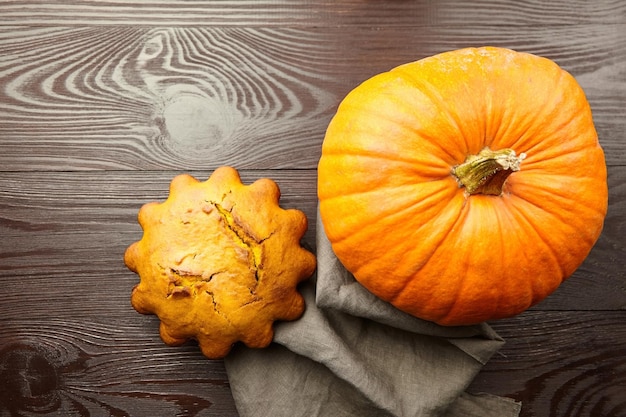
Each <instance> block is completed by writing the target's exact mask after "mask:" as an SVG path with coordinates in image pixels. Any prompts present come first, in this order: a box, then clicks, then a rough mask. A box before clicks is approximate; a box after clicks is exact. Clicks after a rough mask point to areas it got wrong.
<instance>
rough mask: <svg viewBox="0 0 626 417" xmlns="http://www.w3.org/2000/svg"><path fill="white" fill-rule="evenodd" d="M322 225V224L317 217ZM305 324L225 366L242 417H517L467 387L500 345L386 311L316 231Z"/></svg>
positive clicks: (291, 326) (481, 328)
mask: <svg viewBox="0 0 626 417" xmlns="http://www.w3.org/2000/svg"><path fill="white" fill-rule="evenodd" d="M318 219H319V216H318ZM317 261H318V268H317V274H316V277H313V278H312V279H310V280H308V281H307V282H306V283H304V284H303V285H302V286H301V292H302V294H303V296H304V298H305V301H306V305H307V308H306V311H305V313H304V315H303V316H302V318H300V319H299V320H296V321H292V322H281V323H276V324H275V335H274V342H273V343H272V345H270V347H268V348H266V349H249V348H246V347H244V346H237V347H236V348H235V349H233V351H232V352H231V353H230V354H229V356H227V357H226V359H225V361H224V362H225V365H226V371H227V373H228V378H229V382H230V386H231V390H232V393H233V398H234V400H235V404H236V407H237V411H238V412H239V414H240V416H241V417H300V416H301V417H353V416H354V417H409V416H411V417H417V416H420V417H422V416H424V417H426V416H428V417H435V416H436V417H515V416H518V415H519V412H520V410H521V404H520V403H518V402H515V401H513V400H511V399H508V398H504V397H498V396H494V395H489V394H480V395H471V394H468V393H466V392H465V391H466V389H467V387H468V385H469V384H470V383H471V382H472V380H473V379H474V377H475V376H476V374H477V373H478V372H479V371H480V370H481V368H482V367H483V365H484V364H485V363H486V362H487V361H488V360H489V358H490V357H491V356H492V355H493V354H494V353H495V352H496V351H497V350H498V349H499V348H500V347H501V346H502V344H503V343H504V341H503V340H502V339H501V338H500V337H499V336H498V335H497V334H496V333H495V332H494V331H493V330H492V329H491V328H490V327H489V326H488V325H487V324H480V325H475V326H459V327H443V326H439V325H436V324H435V323H432V322H428V321H424V320H420V319H417V318H415V317H413V316H410V315H408V314H405V313H403V312H401V311H399V310H397V309H396V308H395V307H393V306H392V305H390V304H388V303H386V302H384V301H382V300H381V299H379V298H377V297H376V296H374V295H373V294H371V293H370V292H368V291H367V290H366V289H365V288H364V287H363V286H361V285H360V284H359V283H357V282H356V280H355V279H354V277H353V276H352V275H351V274H350V273H349V272H348V271H347V270H346V269H345V268H344V267H343V266H342V265H341V263H340V262H339V260H338V259H337V258H336V256H335V254H334V253H333V251H332V248H331V246H330V243H329V242H328V239H327V238H326V235H325V234H324V228H323V226H322V225H321V223H320V222H319V220H318V224H317Z"/></svg>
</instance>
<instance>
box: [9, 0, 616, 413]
mask: <svg viewBox="0 0 626 417" xmlns="http://www.w3.org/2000/svg"><path fill="white" fill-rule="evenodd" d="M487 44H489V45H496V46H505V47H510V48H514V49H518V50H523V51H528V52H532V53H536V54H539V55H543V56H546V57H549V58H551V59H553V60H555V61H556V62H557V63H559V64H560V65H561V66H562V67H564V68H565V69H567V70H568V71H570V72H571V73H572V74H573V75H574V76H575V77H576V78H577V79H578V81H579V82H580V84H581V85H582V86H583V88H584V89H585V91H586V93H587V95H588V98H589V101H590V103H591V106H592V109H593V111H594V119H595V122H596V127H597V130H598V133H599V136H600V141H601V143H602V145H603V147H604V149H605V151H606V158H607V164H608V170H609V187H610V206H609V212H608V216H607V218H606V226H605V230H604V232H603V234H602V236H601V237H600V240H599V241H598V243H597V245H596V246H595V248H594V249H593V251H592V253H591V254H590V256H589V258H588V259H587V260H586V261H585V263H584V264H583V265H582V267H581V268H580V269H579V270H578V271H577V272H576V273H575V274H574V275H573V276H572V277H571V279H570V280H568V281H567V282H566V283H565V284H564V285H562V287H560V288H559V290H558V291H557V292H556V293H555V294H553V295H552V296H551V297H549V298H548V299H547V300H545V301H544V302H543V303H541V304H540V305H538V306H537V307H535V308H532V309H531V310H529V311H527V312H526V313H524V314H522V315H520V316H518V317H516V318H512V319H507V320H501V321H498V322H494V323H492V326H493V327H494V328H495V329H496V331H498V332H499V333H500V334H501V335H502V336H503V337H504V338H505V339H506V340H507V342H508V343H507V344H506V346H505V347H504V348H503V349H502V350H501V352H500V353H499V354H497V355H496V356H495V357H494V358H493V359H492V360H491V361H490V362H489V364H488V365H487V366H486V367H485V368H484V371H483V372H481V373H480V374H479V375H478V377H477V378H476V380H475V382H474V383H473V384H472V386H471V387H470V391H473V392H478V391H486V392H490V393H494V394H499V395H505V396H509V397H512V398H515V399H516V400H521V401H523V412H522V415H523V416H538V417H545V416H594V417H596V416H602V417H606V416H622V417H623V416H626V311H625V307H626V276H625V270H626V268H625V266H626V237H625V235H626V185H625V184H624V182H625V181H626V163H625V162H624V157H625V156H626V104H625V103H626V2H624V1H621V0H599V1H589V2H584V1H580V2H571V1H564V0H559V1H545V2H544V1H535V0H523V1H503V0H482V1H476V2H469V1H467V2H466V1H461V0H443V1H434V0H433V1H426V0H424V1H387V2H385V1H366V0H344V1H327V0H312V1H306V2H298V1H282V0H263V1H256V2H255V1H237V0H232V1H200V0H197V1H187V2H182V1H181V2H175V1H161V0H153V1H138V0H136V1H121V0H112V1H106V2H103V1H95V0H81V1H78V0H70V1H65V2H56V1H35V0H26V1H2V2H1V3H0V88H1V90H0V233H1V235H2V236H1V239H0V415H1V416H22V415H24V416H30V415H82V416H87V415H93V416H104V415H107V416H108V415H111V416H126V415H130V416H174V415H177V416H220V417H233V416H236V415H237V412H236V409H235V406H234V403H233V399H232V396H231V393H230V389H229V384H228V379H227V375H226V372H225V370H224V366H223V363H222V362H221V361H210V360H207V359H205V358H204V357H202V356H201V355H200V353H199V351H198V349H197V346H195V345H194V344H193V343H189V344H188V345H185V346H183V347H179V348H170V347H166V346H165V345H164V344H163V343H162V342H161V340H160V339H159V337H158V329H157V326H158V320H157V319H156V318H155V317H153V316H142V315H139V314H137V313H136V312H135V311H134V310H133V309H132V308H131V306H130V304H129V295H130V291H131V288H132V287H133V286H134V285H135V284H136V282H137V276H136V275H135V274H133V273H131V272H130V271H128V270H127V269H126V267H125V266H124V264H123V261H122V256H123V253H124V250H125V248H126V247H127V246H128V245H129V244H130V243H131V242H133V241H135V240H138V239H139V238H140V236H141V230H140V228H139V225H138V224H137V222H136V215H137V211H138V209H139V207H140V206H141V205H142V204H143V203H145V202H148V201H154V200H163V199H164V198H165V197H166V195H167V188H168V185H169V181H170V180H171V179H172V177H173V176H174V175H176V174H178V173H180V172H188V173H191V174H193V175H195V176H196V177H198V178H201V179H204V178H206V177H207V176H208V175H209V174H210V173H211V171H212V170H213V169H215V168H217V167H218V166H221V165H231V166H234V167H236V168H237V169H239V170H240V171H241V173H242V177H243V179H244V181H246V182H251V181H253V180H255V179H257V178H260V177H271V178H273V179H275V180H276V181H277V182H278V184H279V185H280V187H281V189H282V192H283V198H282V203H283V205H284V206H288V207H295V208H299V209H301V210H303V211H304V212H305V213H306V214H307V215H308V217H309V219H310V220H311V224H312V225H314V224H315V221H314V220H315V216H316V213H315V206H316V164H317V161H318V158H319V156H320V145H321V142H322V139H323V135H324V131H325V128H326V126H327V124H328V121H329V120H330V117H331V116H332V114H333V112H334V111H335V109H336V106H337V104H338V102H339V101H340V100H341V98H342V97H343V96H344V95H345V94H346V93H347V92H348V91H349V90H351V89H352V88H353V87H355V86H356V85H357V84H358V83H359V82H361V81H363V80H364V79H366V78H368V77H370V76H372V75H374V74H376V73H378V72H381V71H384V70H387V69H389V68H391V67H393V66H396V65H398V64H401V63H405V62H409V61H414V60H417V59H420V58H423V57H425V56H428V55H432V54H435V53H438V52H442V51H445V50H450V49H456V48H460V47H464V46H482V45H487ZM305 240H306V243H307V244H308V245H310V246H312V247H313V246H314V230H313V227H310V230H309V231H308V233H307V234H306V236H305ZM331 417H332V416H331Z"/></svg>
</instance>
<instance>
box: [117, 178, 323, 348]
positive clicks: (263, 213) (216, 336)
mask: <svg viewBox="0 0 626 417" xmlns="http://www.w3.org/2000/svg"><path fill="white" fill-rule="evenodd" d="M279 198H280V191H279V188H278V186H277V185H276V183H275V182H274V181H272V180H270V179H260V180H257V181H256V182H254V183H253V184H251V185H244V184H242V182H241V180H240V177H239V174H238V172H237V171H236V170H235V169H233V168H230V167H221V168H218V169H217V170H215V171H214V173H213V174H212V175H211V177H210V178H209V179H208V180H206V181H204V182H200V181H198V180H197V179H195V178H193V177H192V176H190V175H179V176H177V177H176V178H174V179H173V181H172V182H171V185H170V194H169V197H168V198H167V200H166V201H165V202H163V203H156V202H153V203H148V204H145V205H144V206H143V207H142V208H141V209H140V211H139V216H138V220H139V223H140V225H141V227H142V228H143V237H142V239H141V240H140V241H138V242H135V243H133V244H132V245H130V246H129V247H128V249H127V250H126V253H125V255H124V261H125V263H126V265H127V266H128V268H129V269H130V270H132V271H134V272H136V273H137V274H138V275H139V278H140V282H139V284H138V285H136V286H135V287H134V288H133V291H132V295H131V303H132V306H133V307H134V308H135V310H137V311H138V312H140V313H143V314H156V315H157V316H158V317H159V319H160V320H161V324H160V335H161V338H162V339H163V341H164V342H165V343H166V344H168V345H173V346H175V345H180V344H182V343H184V342H186V341H187V340H190V339H195V340H197V341H198V344H199V346H200V348H201V349H202V352H203V354H204V355H205V356H207V357H209V358H221V357H224V356H225V355H226V354H227V353H228V352H229V351H230V349H231V347H232V345H233V344H234V343H235V342H238V341H241V342H243V343H244V344H246V345H247V346H249V347H255V348H262V347H265V346H267V345H268V344H269V343H270V342H271V341H272V338H273V323H274V321H276V320H294V319H297V318H299V317H300V316H301V314H302V313H303V311H304V307H305V306H304V301H303V298H302V296H301V295H300V293H299V292H298V291H297V288H296V286H297V284H298V283H299V282H301V281H303V280H305V279H307V278H308V277H310V276H311V275H312V273H313V271H314V269H315V266H316V260H315V256H314V255H313V254H312V253H310V252H309V251H307V250H305V249H304V248H302V247H301V245H300V239H301V238H302V236H303V235H304V233H305V231H306V229H307V218H306V216H305V215H304V213H302V212H301V211H299V210H295V209H290V210H285V209H282V208H281V207H280V206H279V204H278V201H279Z"/></svg>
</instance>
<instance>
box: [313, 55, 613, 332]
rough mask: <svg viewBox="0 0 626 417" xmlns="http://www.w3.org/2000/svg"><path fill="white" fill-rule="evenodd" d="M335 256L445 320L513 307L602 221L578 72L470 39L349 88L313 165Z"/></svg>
mask: <svg viewBox="0 0 626 417" xmlns="http://www.w3.org/2000/svg"><path fill="white" fill-rule="evenodd" d="M318 194H319V200H320V215H321V220H322V223H323V225H324V230H325V232H326V234H327V236H328V239H329V241H330V242H331V244H332V248H333V250H334V252H335V254H336V255H337V257H338V259H339V260H340V261H341V262H342V263H343V265H344V266H345V267H346V269H347V270H348V271H350V272H351V273H352V274H353V275H354V277H355V278H356V280H357V281H359V282H360V283H361V284H362V285H363V286H364V287H366V288H367V289H368V290H370V291H371V292H372V293H374V294H375V295H377V296H378V297H380V298H382V299H384V300H386V301H388V302H390V303H391V304H393V305H394V306H396V307H397V308H398V309H400V310H403V311H405V312H407V313H410V314H412V315H414V316H417V317H420V318H423V319H426V320H431V321H434V322H437V323H439V324H442V325H466V324H473V323H478V322H482V321H485V320H491V319H497V318H503V317H510V316H513V315H516V314H518V313H520V312H522V311H524V310H526V309H527V308H529V307H530V306H532V305H534V304H536V303H537V302H539V301H540V300H542V299H544V298H545V297H547V296H548V295H549V294H550V293H552V292H553V291H554V290H555V289H556V288H557V287H558V286H559V285H560V284H561V283H562V282H563V280H564V279H566V278H567V277H569V276H570V275H571V274H572V273H573V272H574V271H575V270H576V269H577V268H578V267H579V266H580V264H581V263H582V262H583V260H584V259H585V258H586V257H587V255H588V254H589V251H590V250H591V248H592V246H593V245H594V244H595V242H596V240H597V239H598V236H599V235H600V232H601V230H602V226H603V222H604V217H605V215H606V210H607V200H608V190H607V181H606V164H605V160H604V153H603V151H602V149H601V147H600V145H599V143H598V138H597V134H596V131H595V128H594V125H593V121H592V115H591V110H590V107H589V104H588V102H587V100H586V98H585V94H584V92H583V91H582V89H581V88H580V86H579V85H578V83H577V82H576V81H575V79H574V78H573V77H572V76H571V75H570V74H569V73H567V72H566V71H564V70H563V69H561V68H560V67H559V66H557V64H555V63H554V62H552V61H551V60H549V59H546V58H541V57H538V56H535V55H531V54H527V53H520V52H515V51H512V50H508V49H502V48H494V47H484V48H467V49H461V50H457V51H451V52H446V53H442V54H439V55H435V56H432V57H429V58H425V59H423V60H420V61H417V62H413V63H409V64H405V65H402V66H399V67H397V68H395V69H392V70H390V71H389V72H385V73H382V74H379V75H376V76H374V77H372V78H371V79H369V80H367V81H365V82H364V83H363V84H361V85H360V86H358V87H357V88H355V89H354V90H353V91H351V92H350V93H349V94H348V95H347V96H346V97H345V99H344V100H343V101H342V103H341V104H340V106H339V108H338V110H337V113H336V115H335V116H334V117H333V119H332V121H331V123H330V125H329V126H328V130H327V132H326V136H325V138H324V143H323V147H322V156H321V159H320V161H319V167H318Z"/></svg>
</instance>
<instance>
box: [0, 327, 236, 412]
mask: <svg viewBox="0 0 626 417" xmlns="http://www.w3.org/2000/svg"><path fill="white" fill-rule="evenodd" d="M0 340H2V342H3V343H2V344H1V345H0V381H2V383H3V385H4V386H3V388H2V389H1V390H0V414H1V415H19V416H34V415H38V416H41V415H62V416H105V415H106V416H116V417H121V416H146V417H147V416H174V415H177V416H189V417H191V416H197V415H198V416H200V415H201V416H215V417H228V416H236V415H237V414H236V410H235V408H234V405H233V400H232V395H231V394H230V388H229V386H228V382H227V377H226V373H225V370H224V367H223V364H222V363H221V362H219V361H209V360H207V359H206V358H205V357H204V356H202V355H201V354H199V351H198V348H197V346H195V345H194V344H193V343H189V344H187V345H186V346H183V347H178V348H175V349H174V348H168V347H166V346H165V345H164V344H163V342H162V341H161V340H160V339H159V337H158V324H157V323H156V322H154V321H153V320H150V317H135V318H134V320H133V321H132V323H129V322H124V321H121V320H111V319H109V318H107V317H101V319H100V320H97V319H96V320H92V319H87V318H84V317H80V316H77V317H75V318H73V319H71V318H68V319H61V318H56V317H51V318H49V319H48V320H46V321H45V325H40V326H33V321H32V320H24V319H11V320H6V319H4V320H3V326H2V327H0ZM7 413H9V414H7Z"/></svg>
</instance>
